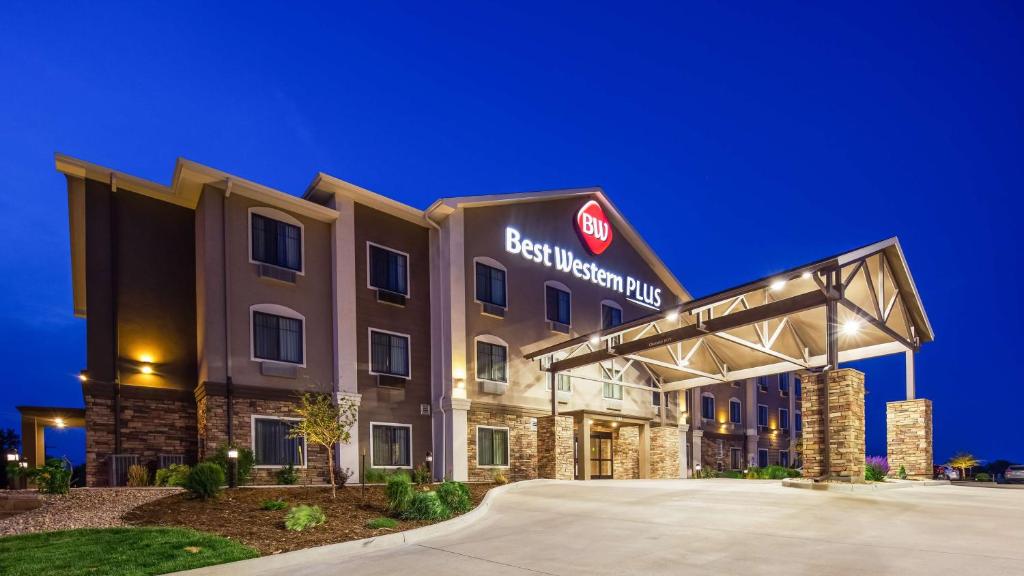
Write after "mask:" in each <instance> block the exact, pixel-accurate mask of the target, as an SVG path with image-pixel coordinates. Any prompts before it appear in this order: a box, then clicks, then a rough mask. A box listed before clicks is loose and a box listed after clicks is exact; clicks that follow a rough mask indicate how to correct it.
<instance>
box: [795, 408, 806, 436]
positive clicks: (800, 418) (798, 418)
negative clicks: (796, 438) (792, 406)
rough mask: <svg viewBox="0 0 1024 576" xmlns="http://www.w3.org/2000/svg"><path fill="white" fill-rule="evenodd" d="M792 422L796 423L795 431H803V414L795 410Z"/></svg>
mask: <svg viewBox="0 0 1024 576" xmlns="http://www.w3.org/2000/svg"><path fill="white" fill-rule="evenodd" d="M793 423H794V424H795V425H796V431H797V432H803V430H804V417H803V415H801V414H800V412H799V411H797V413H796V414H794V415H793Z"/></svg>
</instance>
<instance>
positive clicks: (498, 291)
mask: <svg viewBox="0 0 1024 576" xmlns="http://www.w3.org/2000/svg"><path fill="white" fill-rule="evenodd" d="M476 299H477V300H479V301H480V302H483V303H485V304H493V305H495V306H500V307H502V308H505V307H506V306H507V305H508V299H507V298H506V297H505V271H504V270H501V269H499V268H495V267H494V266H488V265H487V264H483V263H481V262H477V263H476Z"/></svg>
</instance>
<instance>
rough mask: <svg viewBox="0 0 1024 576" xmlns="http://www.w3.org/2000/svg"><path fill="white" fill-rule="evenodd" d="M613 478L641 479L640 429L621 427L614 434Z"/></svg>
mask: <svg viewBox="0 0 1024 576" xmlns="http://www.w3.org/2000/svg"><path fill="white" fill-rule="evenodd" d="M612 467H613V469H612V478H614V479H616V480H630V479H633V478H639V477H640V428H639V427H637V426H619V427H618V428H616V429H615V432H614V433H613V434H612Z"/></svg>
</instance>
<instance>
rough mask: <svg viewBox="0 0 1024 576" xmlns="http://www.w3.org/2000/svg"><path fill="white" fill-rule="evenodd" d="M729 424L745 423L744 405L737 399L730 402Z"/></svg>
mask: <svg viewBox="0 0 1024 576" xmlns="http://www.w3.org/2000/svg"><path fill="white" fill-rule="evenodd" d="M729 422H732V423H733V424H742V423H743V404H742V403H740V401H739V400H737V399H736V398H733V399H731V400H729Z"/></svg>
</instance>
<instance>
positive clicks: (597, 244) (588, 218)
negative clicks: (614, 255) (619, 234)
mask: <svg viewBox="0 0 1024 576" xmlns="http://www.w3.org/2000/svg"><path fill="white" fill-rule="evenodd" d="M576 232H577V233H578V234H579V235H580V240H581V241H582V242H583V245H584V246H586V247H587V250H590V253H591V254H593V255H594V256H597V255H598V254H600V253H602V252H604V251H605V250H607V249H608V246H610V245H611V243H612V225H611V223H610V222H608V217H607V216H605V215H604V208H601V205H600V204H598V203H597V202H596V201H594V200H591V201H589V202H587V203H586V204H584V205H583V207H582V208H580V211H579V212H577V213H576Z"/></svg>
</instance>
